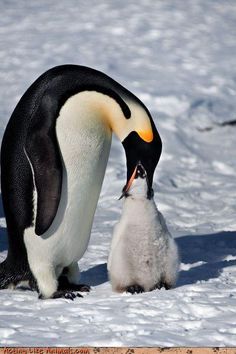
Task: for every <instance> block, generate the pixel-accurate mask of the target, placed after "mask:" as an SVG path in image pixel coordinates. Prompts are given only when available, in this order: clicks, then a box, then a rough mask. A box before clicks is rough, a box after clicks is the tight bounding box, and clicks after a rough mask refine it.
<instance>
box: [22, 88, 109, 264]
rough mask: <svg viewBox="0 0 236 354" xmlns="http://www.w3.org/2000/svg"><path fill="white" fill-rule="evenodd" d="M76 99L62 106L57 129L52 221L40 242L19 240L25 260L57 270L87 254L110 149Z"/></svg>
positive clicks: (103, 128) (97, 122) (100, 127)
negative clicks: (58, 166) (58, 181)
mask: <svg viewBox="0 0 236 354" xmlns="http://www.w3.org/2000/svg"><path fill="white" fill-rule="evenodd" d="M81 95H82V94H78V95H75V96H73V97H71V98H70V99H69V100H68V101H67V102H66V103H65V105H64V106H63V107H62V109H61V111H60V115H59V117H58V119H57V123H56V135H57V139H58V144H59V147H60V152H61V158H62V161H63V184H62V191H61V200H60V204H59V208H58V211H57V214H56V217H55V219H54V221H53V223H52V225H51V226H50V228H49V230H47V232H46V233H45V234H43V235H42V236H40V237H39V236H37V235H35V233H34V228H30V229H27V230H26V231H25V235H24V236H25V244H26V247H27V252H28V256H29V259H30V258H31V257H30V255H32V258H34V257H39V258H44V259H45V258H48V261H49V262H52V263H53V265H54V266H61V267H64V266H68V265H69V264H71V263H73V262H75V261H78V260H79V259H80V258H81V257H82V256H83V254H84V252H85V250H86V248H87V245H88V242H89V238H90V232H91V227H92V222H93V218H94V213H95V209H96V205H97V201H98V197H99V194H100V190H101V186H102V181H103V178H104V173H105V168H106V164H107V160H108V156H109V151H110V144H111V132H110V130H109V127H108V126H107V125H106V124H105V122H104V121H103V120H102V119H101V117H99V116H96V114H94V112H91V109H90V108H89V107H90V106H89V105H87V104H86V101H85V102H84V100H82V97H81Z"/></svg>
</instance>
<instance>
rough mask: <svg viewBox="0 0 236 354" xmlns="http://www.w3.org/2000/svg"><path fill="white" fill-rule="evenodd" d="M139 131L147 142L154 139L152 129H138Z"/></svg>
mask: <svg viewBox="0 0 236 354" xmlns="http://www.w3.org/2000/svg"><path fill="white" fill-rule="evenodd" d="M137 133H138V135H139V136H140V138H141V139H143V140H144V141H146V143H150V142H151V141H152V140H153V132H152V130H144V131H137Z"/></svg>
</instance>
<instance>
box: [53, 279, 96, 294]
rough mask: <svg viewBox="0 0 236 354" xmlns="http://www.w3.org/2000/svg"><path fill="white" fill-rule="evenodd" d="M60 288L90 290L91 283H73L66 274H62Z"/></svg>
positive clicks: (69, 290)
mask: <svg viewBox="0 0 236 354" xmlns="http://www.w3.org/2000/svg"><path fill="white" fill-rule="evenodd" d="M58 290H59V291H60V290H67V291H68V292H71V291H80V292H89V291H90V290H91V288H90V286H89V285H86V284H73V283H70V282H69V281H68V279H67V277H65V276H61V277H60V278H59V285H58Z"/></svg>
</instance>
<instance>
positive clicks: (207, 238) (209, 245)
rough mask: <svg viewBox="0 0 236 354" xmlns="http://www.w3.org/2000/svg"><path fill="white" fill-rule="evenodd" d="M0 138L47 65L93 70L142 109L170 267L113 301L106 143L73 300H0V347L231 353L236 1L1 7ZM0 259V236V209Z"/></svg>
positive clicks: (121, 174) (121, 164) (117, 187)
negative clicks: (149, 287)
mask: <svg viewBox="0 0 236 354" xmlns="http://www.w3.org/2000/svg"><path fill="white" fill-rule="evenodd" d="M0 13H1V17H0V59H1V62H0V79H1V80H0V89H1V94H0V97H1V105H0V113H1V115H0V117H1V118H0V134H1V136H2V134H3V131H4V127H5V125H6V123H7V120H8V118H9V116H10V114H11V112H12V110H13V109H14V107H15V104H16V103H17V101H18V100H19V98H20V96H21V95H22V94H23V92H24V91H25V90H26V89H27V87H28V86H29V85H30V84H31V83H32V82H33V80H35V79H36V78H37V77H38V76H39V75H40V74H41V73H42V72H44V71H45V70H46V69H48V68H50V67H52V66H55V65H59V64H64V63H76V64H83V65H87V66H91V67H94V68H97V69H99V70H102V71H104V72H106V73H107V74H109V75H110V76H112V77H113V78H114V79H116V80H118V81H119V82H121V83H122V84H123V85H124V86H127V88H129V89H130V90H131V91H133V92H134V93H135V94H136V95H137V96H138V97H139V98H140V99H142V100H143V101H144V103H145V104H146V105H147V107H148V108H149V109H150V111H151V113H152V115H153V118H154V120H155V122H156V125H157V128H158V129H159V132H160V135H161V137H162V140H163V153H162V157H161V161H160V163H159V165H158V168H157V170H156V174H155V179H154V189H155V200H156V203H157V205H158V207H159V209H160V210H161V211H162V212H163V214H164V216H165V218H166V220H167V223H168V225H169V228H170V231H171V232H172V233H173V235H174V236H175V237H176V239H177V243H178V246H179V248H180V252H181V257H182V263H181V272H180V276H179V281H178V283H177V286H176V288H175V289H173V290H170V291H165V290H161V291H153V292H151V293H144V294H140V295H135V296H132V295H128V294H123V295H119V294H115V293H112V291H111V286H110V284H109V283H108V279H107V272H106V262H107V256H108V252H109V245H110V242H111V234H112V228H113V226H114V224H115V223H116V221H117V220H118V219H119V217H120V212H121V202H119V201H118V200H117V198H118V197H119V195H120V192H121V189H122V187H123V185H124V183H125V177H126V169H125V156H124V151H123V149H122V146H121V144H120V143H119V142H118V141H117V140H116V139H113V145H112V151H111V155H110V160H109V165H108V167H107V171H106V177H105V181H104V184H103V189H102V193H101V197H100V200H99V204H98V208H97V212H96V217H95V220H94V225H93V230H92V236H91V241H90V244H89V247H88V251H87V252H86V254H85V256H84V257H83V259H81V261H80V262H79V265H80V268H81V270H82V281H83V282H86V283H89V284H91V285H92V287H93V288H92V291H91V293H90V294H89V295H87V296H85V297H84V298H83V299H79V298H78V299H76V300H75V301H74V302H71V301H68V300H63V299H59V300H46V301H40V300H38V295H37V294H36V293H34V292H30V291H26V292H22V291H20V290H17V291H14V292H13V291H10V290H3V291H1V292H0V345H1V346H5V345H6V346H22V345H27V346H31V345H34V346H37V345H38V346H41V345H45V346H54V345H57V346H80V345H85V346H88V345H91V346H236V292H235V289H236V232H235V230H236V180H235V175H236V160H235V146H236V126H234V125H233V124H231V125H229V124H228V123H229V122H231V123H232V121H235V119H236V115H235V112H236V99H235V95H236V65H235V57H236V45H235V38H236V2H235V0H231V1H221V0H215V1H211V0H189V1H188V2H187V3H186V2H185V1H178V0H176V1H175V0H173V1H171V0H170V1H161V0H156V1H153V0H139V1H135V0H120V1H108V0H103V1H101V2H98V1H95V0H90V1H82V0H79V1H78V0H67V1H56V0H40V1H37V2H36V1H33V2H29V1H26V0H20V1H17V0H9V1H1V2H0ZM0 217H1V219H0V222H1V223H0V225H1V229H0V230H1V237H0V259H1V260H3V259H4V257H5V256H6V248H7V241H6V229H5V221H4V215H3V210H2V207H1V208H0Z"/></svg>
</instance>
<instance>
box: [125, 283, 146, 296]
mask: <svg viewBox="0 0 236 354" xmlns="http://www.w3.org/2000/svg"><path fill="white" fill-rule="evenodd" d="M126 292H127V293H130V294H132V295H133V294H140V293H143V292H144V288H143V287H142V286H140V285H131V286H128V287H127V288H126Z"/></svg>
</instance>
